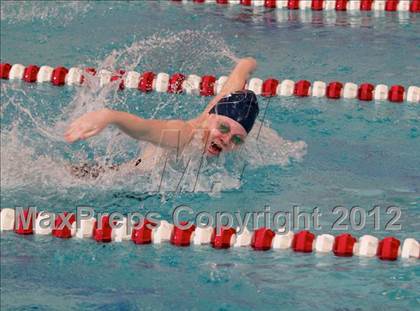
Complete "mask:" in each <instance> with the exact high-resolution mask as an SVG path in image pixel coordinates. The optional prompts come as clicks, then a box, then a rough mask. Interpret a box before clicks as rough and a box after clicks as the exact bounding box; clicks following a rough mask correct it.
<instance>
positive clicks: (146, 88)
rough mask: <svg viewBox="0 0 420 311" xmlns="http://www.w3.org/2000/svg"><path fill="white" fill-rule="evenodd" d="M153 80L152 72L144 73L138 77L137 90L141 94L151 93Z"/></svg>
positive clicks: (153, 74)
mask: <svg viewBox="0 0 420 311" xmlns="http://www.w3.org/2000/svg"><path fill="white" fill-rule="evenodd" d="M154 78H155V73H154V72H152V71H146V72H145V73H143V74H142V75H141V76H140V80H139V85H138V89H139V90H140V91H142V92H151V91H153V79H154Z"/></svg>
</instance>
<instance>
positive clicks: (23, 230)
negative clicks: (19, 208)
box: [14, 208, 36, 235]
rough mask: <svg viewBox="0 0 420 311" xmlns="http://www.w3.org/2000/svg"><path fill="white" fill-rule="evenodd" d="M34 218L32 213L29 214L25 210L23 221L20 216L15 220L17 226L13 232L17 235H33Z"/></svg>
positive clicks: (27, 210)
mask: <svg viewBox="0 0 420 311" xmlns="http://www.w3.org/2000/svg"><path fill="white" fill-rule="evenodd" d="M34 218H36V216H35V217H34V216H33V214H32V213H29V209H28V208H26V209H24V210H23V219H22V217H21V216H18V218H17V226H16V225H15V229H14V231H15V232H16V233H17V234H25V235H26V234H33V233H34V231H33V228H34V221H35V219H34ZM26 225H27V226H26Z"/></svg>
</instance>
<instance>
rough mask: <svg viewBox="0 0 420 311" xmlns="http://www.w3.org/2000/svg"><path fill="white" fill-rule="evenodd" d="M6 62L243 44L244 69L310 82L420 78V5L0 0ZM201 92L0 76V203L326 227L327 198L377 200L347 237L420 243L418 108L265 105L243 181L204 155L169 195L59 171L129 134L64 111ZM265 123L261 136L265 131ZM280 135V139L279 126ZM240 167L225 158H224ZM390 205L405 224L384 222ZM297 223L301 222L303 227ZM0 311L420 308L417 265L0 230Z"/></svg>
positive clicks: (105, 58) (189, 62) (148, 103)
mask: <svg viewBox="0 0 420 311" xmlns="http://www.w3.org/2000/svg"><path fill="white" fill-rule="evenodd" d="M0 31H1V32H0V34H1V50H0V51H1V61H2V62H3V61H7V62H9V63H22V64H25V65H26V64H30V63H35V64H38V65H43V64H48V65H51V66H57V65H63V66H67V67H71V66H93V67H100V68H107V69H119V68H124V69H130V70H136V71H138V72H143V71H146V70H153V71H155V72H161V71H162V72H168V73H174V72H176V71H180V72H183V73H185V74H190V73H194V74H198V75H204V74H214V75H218V76H220V75H222V74H228V73H229V70H230V68H232V66H233V64H234V60H235V59H236V58H239V57H243V56H253V57H254V58H256V59H257V61H258V69H257V71H256V72H255V74H254V76H257V77H260V78H263V79H264V78H266V77H268V76H274V77H277V78H279V79H285V78H288V79H293V80H299V79H308V80H311V81H315V80H321V81H326V82H329V81H332V80H338V81H343V82H348V81H351V82H355V83H361V82H366V81H368V82H372V83H374V84H378V83H384V84H387V85H392V84H402V85H405V86H410V85H419V84H420V79H419V75H418V72H420V38H419V36H418V33H419V32H420V22H419V17H418V16H417V15H410V14H406V15H403V14H397V13H395V14H394V13H392V14H388V13H387V14H385V13H383V14H382V15H375V14H374V13H363V14H361V13H359V12H358V13H344V14H338V13H335V12H316V13H311V12H305V13H302V12H289V11H269V10H264V9H263V8H261V9H256V10H254V9H245V8H241V7H230V8H222V7H219V6H213V5H210V6H207V5H204V6H200V5H179V4H173V3H169V2H164V1H161V2H151V1H150V2H149V1H148V2H146V1H145V2H129V3H122V2H115V3H114V2H108V1H107V2H100V3H97V2H78V1H69V2H63V3H58V4H54V3H53V2H35V1H31V2H25V3H24V2H9V1H8V2H2V3H1V30H0ZM207 102H208V99H207V98H199V97H195V96H190V95H179V96H175V95H168V94H158V93H151V94H147V95H145V94H142V93H139V92H137V91H135V90H126V91H124V92H118V91H116V89H115V86H111V87H107V88H105V89H99V88H94V89H90V90H89V89H83V90H82V89H77V88H71V87H62V88H56V87H52V86H50V85H28V84H24V83H21V82H18V81H14V82H10V81H6V82H3V81H2V82H1V130H2V132H1V147H2V148H1V187H2V189H1V190H2V191H1V192H2V193H1V207H2V208H4V207H12V208H15V207H17V206H36V207H37V208H38V209H39V210H48V211H54V212H61V211H70V210H74V209H75V208H76V207H77V206H82V205H84V206H86V205H87V206H92V207H94V208H95V210H96V211H98V212H105V211H119V212H122V213H127V212H130V211H139V210H140V211H141V212H143V213H146V212H147V211H155V212H158V213H159V214H160V215H161V216H162V218H164V219H168V220H169V219H170V218H171V213H172V211H173V210H174V208H175V207H176V206H178V205H180V204H185V205H188V206H190V207H191V208H192V209H193V210H194V212H197V213H198V212H200V211H209V212H210V213H215V212H216V211H228V212H236V211H241V212H243V213H244V212H249V211H262V210H264V207H265V206H270V208H271V210H273V211H278V210H282V211H291V210H292V208H293V206H296V205H297V206H300V207H301V209H302V210H305V211H310V210H312V209H313V208H315V207H318V208H319V210H320V211H321V212H322V217H321V218H320V225H321V229H320V230H313V228H311V230H312V231H313V232H314V233H316V234H320V233H332V234H334V235H337V234H339V233H341V232H337V231H332V230H331V226H332V224H333V223H334V221H335V220H336V219H337V215H334V214H333V213H332V209H333V208H334V207H335V206H339V205H341V206H344V207H347V208H351V207H353V206H360V207H361V208H362V209H364V210H366V211H367V210H371V209H372V208H373V207H374V206H380V207H381V221H380V226H379V228H378V229H376V230H375V228H374V224H373V221H372V219H371V218H368V222H367V225H366V227H365V228H364V229H363V230H361V231H355V230H352V229H349V230H347V231H346V232H350V233H352V234H354V235H355V236H357V237H359V236H361V235H363V234H372V235H374V236H377V237H379V238H382V237H385V236H389V235H392V236H395V237H397V238H398V239H400V240H404V239H405V238H408V237H413V238H416V239H417V240H419V239H420V234H419V232H420V206H419V202H420V170H419V168H420V157H419V154H420V139H419V136H420V128H419V124H420V118H419V116H420V114H419V106H418V105H413V104H408V103H404V104H402V105H396V104H391V103H389V102H358V101H355V100H337V101H334V100H328V99H324V98H323V99H314V98H305V99H298V98H295V97H281V98H280V97H276V98H272V99H271V100H270V101H267V100H262V101H261V106H262V107H264V110H266V114H265V120H264V122H265V123H264V124H265V126H266V127H269V128H270V129H271V130H268V129H266V130H263V133H262V134H261V135H262V136H261V140H260V141H259V142H258V143H256V142H255V141H254V142H251V143H250V144H249V146H248V147H247V148H248V149H247V152H248V153H247V156H249V158H248V160H247V161H245V160H244V159H243V158H239V160H240V162H239V163H240V164H246V169H245V171H244V174H243V176H242V179H240V178H239V174H238V172H237V170H235V166H234V165H233V164H232V162H234V161H237V160H238V158H236V157H235V156H233V155H228V156H226V158H223V159H221V160H222V163H213V162H210V163H206V165H207V166H206V167H205V169H204V172H203V176H202V179H201V180H200V185H201V186H202V187H204V188H205V186H207V185H208V184H210V183H211V182H212V181H220V182H221V184H220V186H219V187H218V189H216V190H215V191H213V192H211V193H206V192H205V191H196V192H191V191H190V188H189V187H188V186H189V184H191V183H192V182H193V180H192V179H191V178H190V179H187V180H186V182H185V187H184V188H181V189H182V190H181V191H178V192H177V193H173V192H172V193H169V192H168V191H167V190H168V189H175V188H176V185H177V180H178V179H176V177H175V176H169V177H168V179H167V180H166V183H165V186H166V187H167V188H164V189H161V191H160V192H156V191H155V190H156V189H157V187H158V185H159V180H158V179H157V178H155V177H156V176H154V177H153V176H148V178H145V176H139V175H138V174H133V173H132V172H131V173H130V172H120V173H110V174H108V175H105V176H103V178H100V179H98V180H94V181H81V180H79V179H77V178H74V177H72V176H71V175H70V174H69V173H68V170H67V169H66V165H68V163H80V162H83V161H93V160H95V161H98V162H100V163H104V162H105V161H111V162H116V163H121V162H124V161H127V160H130V159H132V158H133V157H135V156H136V154H137V153H138V151H139V149H141V147H142V146H140V147H139V145H138V143H137V142H135V141H133V140H131V139H129V138H127V137H124V136H122V135H119V134H118V133H117V131H116V130H115V129H108V130H106V131H105V132H104V133H102V134H101V135H100V136H98V137H97V138H94V139H91V140H89V141H87V142H81V143H76V144H74V145H68V144H67V143H65V142H64V140H63V138H62V135H63V133H64V131H65V128H66V125H68V122H69V120H71V119H73V118H75V117H76V116H79V115H81V114H82V113H83V112H86V111H90V110H95V109H99V108H101V107H103V106H108V107H113V108H115V109H120V110H125V111H130V112H133V113H136V114H139V115H141V116H144V117H161V118H173V117H177V118H190V117H194V116H196V115H197V114H198V113H199V112H200V111H201V110H202V109H203V108H204V107H205V105H206V103H207ZM273 130H274V132H273ZM275 133H278V134H279V135H280V136H281V138H280V137H278V136H277V135H276V134H275ZM237 163H238V162H237ZM389 206H397V207H399V208H400V209H401V218H400V219H399V223H400V224H401V230H397V231H389V230H386V229H385V224H386V222H387V221H389V220H390V219H391V215H387V214H386V213H385V208H386V207H389ZM300 229H301V228H300ZM0 239H1V307H2V309H3V308H4V309H7V310H9V309H10V310H27V309H41V310H59V309H69V310H73V309H74V310H81V309H98V310H136V309H146V310H163V309H169V308H175V309H204V310H255V309H276V310H278V309H280V310H311V309H320V310H382V309H383V308H384V306H385V305H386V307H387V309H389V310H415V309H419V308H420V295H419V293H420V278H419V276H420V265H419V262H418V260H417V261H416V260H409V261H401V260H399V261H396V262H383V261H379V260H377V259H363V258H359V257H352V258H338V257H334V256H332V255H325V256H321V255H319V254H298V253H292V252H290V251H275V250H271V251H267V252H255V251H252V250H250V249H248V248H244V249H236V248H235V249H229V250H220V251H215V250H214V249H212V248H211V247H208V246H202V247H197V246H196V247H190V248H176V247H173V246H171V245H169V244H163V245H149V246H136V245H134V244H132V243H129V242H125V243H112V244H98V243H96V242H94V241H91V240H78V239H71V240H61V239H55V238H52V237H49V236H47V237H43V236H29V237H22V236H17V235H15V234H13V233H10V232H7V233H2V234H1V237H0Z"/></svg>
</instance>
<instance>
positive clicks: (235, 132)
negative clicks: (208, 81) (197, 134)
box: [206, 91, 259, 156]
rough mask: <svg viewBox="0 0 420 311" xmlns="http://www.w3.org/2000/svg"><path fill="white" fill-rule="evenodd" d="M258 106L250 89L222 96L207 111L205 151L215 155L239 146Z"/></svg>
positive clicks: (249, 127)
mask: <svg viewBox="0 0 420 311" xmlns="http://www.w3.org/2000/svg"><path fill="white" fill-rule="evenodd" d="M258 112H259V108H258V102H257V97H256V96H255V94H254V92H252V91H239V92H235V93H232V94H229V95H227V96H225V97H223V98H222V99H221V100H220V101H219V102H218V103H217V104H216V105H214V107H213V108H212V109H211V110H210V111H209V116H208V118H207V129H208V130H209V135H208V136H207V144H206V153H207V155H209V156H217V155H219V154H220V152H222V151H224V152H228V151H232V150H235V149H237V148H238V147H240V146H241V145H242V144H243V143H244V141H245V138H246V136H247V135H248V133H249V132H250V131H251V129H252V127H253V126H254V123H255V120H256V118H257V116H258Z"/></svg>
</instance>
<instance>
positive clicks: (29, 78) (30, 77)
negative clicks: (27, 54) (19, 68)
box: [22, 65, 39, 83]
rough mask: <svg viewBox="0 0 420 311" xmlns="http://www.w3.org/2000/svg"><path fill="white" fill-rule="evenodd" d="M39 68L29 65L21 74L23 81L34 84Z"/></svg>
mask: <svg viewBox="0 0 420 311" xmlns="http://www.w3.org/2000/svg"><path fill="white" fill-rule="evenodd" d="M38 71H39V67H38V66H37V65H29V66H28V67H26V68H25V71H24V72H23V79H22V80H23V81H26V82H30V83H32V82H36V76H37V74H38Z"/></svg>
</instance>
